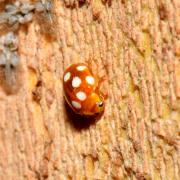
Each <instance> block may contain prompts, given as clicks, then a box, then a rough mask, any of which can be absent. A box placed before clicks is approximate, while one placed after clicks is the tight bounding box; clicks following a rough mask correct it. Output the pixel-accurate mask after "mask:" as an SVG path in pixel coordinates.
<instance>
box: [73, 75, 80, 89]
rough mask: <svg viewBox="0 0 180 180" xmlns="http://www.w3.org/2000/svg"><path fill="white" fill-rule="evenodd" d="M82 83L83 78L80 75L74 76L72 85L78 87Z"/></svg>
mask: <svg viewBox="0 0 180 180" xmlns="http://www.w3.org/2000/svg"><path fill="white" fill-rule="evenodd" d="M80 84H81V79H80V78H79V77H77V76H76V77H74V78H73V80H72V87H74V88H77V87H79V86H80Z"/></svg>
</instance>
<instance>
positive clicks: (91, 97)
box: [63, 63, 104, 116]
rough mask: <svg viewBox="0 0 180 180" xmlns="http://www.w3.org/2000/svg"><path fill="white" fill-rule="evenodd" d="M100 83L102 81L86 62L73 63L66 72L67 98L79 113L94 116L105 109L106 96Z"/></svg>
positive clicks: (64, 84) (65, 94)
mask: <svg viewBox="0 0 180 180" xmlns="http://www.w3.org/2000/svg"><path fill="white" fill-rule="evenodd" d="M99 85H100V81H98V78H95V76H94V75H93V73H92V72H91V71H90V69H89V68H88V66H87V65H86V64H83V63H78V64H73V65H71V66H70V67H68V68H67V70H66V71H65V72H64V76H63V87H64V96H65V100H66V102H67V103H68V104H69V106H70V107H71V108H72V110H73V111H74V112H75V113H77V114H80V115H85V116H93V115H98V114H101V113H102V112H103V111H104V96H103V94H102V93H101V92H100V90H99Z"/></svg>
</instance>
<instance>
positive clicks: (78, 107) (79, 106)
mask: <svg viewBox="0 0 180 180" xmlns="http://www.w3.org/2000/svg"><path fill="white" fill-rule="evenodd" d="M72 105H73V107H75V108H76V109H80V108H81V104H80V103H78V102H76V101H72Z"/></svg>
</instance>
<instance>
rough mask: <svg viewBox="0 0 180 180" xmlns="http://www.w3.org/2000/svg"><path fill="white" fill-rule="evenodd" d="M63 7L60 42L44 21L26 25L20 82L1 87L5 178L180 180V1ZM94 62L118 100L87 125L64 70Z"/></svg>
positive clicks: (57, 29) (0, 168)
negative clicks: (68, 103) (73, 105)
mask: <svg viewBox="0 0 180 180" xmlns="http://www.w3.org/2000/svg"><path fill="white" fill-rule="evenodd" d="M77 2H79V3H77ZM54 3H55V4H54V8H55V9H54V13H55V16H56V23H54V24H53V25H54V29H53V30H52V33H54V35H55V36H56V37H57V39H58V40H57V41H49V40H47V38H45V35H44V34H43V33H42V29H43V27H45V26H44V25H43V24H42V25H41V26H39V23H38V22H37V21H36V20H34V21H33V22H32V23H31V24H29V25H28V28H27V30H26V31H25V30H24V29H23V28H21V29H20V30H19V31H18V37H19V53H20V56H21V71H20V72H17V73H19V76H21V78H19V79H18V80H19V81H21V83H19V84H18V85H19V86H20V88H19V90H18V92H15V93H14V94H10V95H7V94H6V92H5V91H4V89H3V88H2V87H1V88H0V179H2V180H4V179H8V180H9V179H15V180H17V179H18V180H20V179H31V180H32V179H45V178H48V179H57V180H58V179H59V180H61V179H62V180H63V179H77V180H79V179H99V180H101V179H102V180H104V179H108V180H109V179H164V180H165V179H179V178H180V11H179V10H180V1H179V0H172V1H169V0H158V1H156V0H144V1H140V0H136V1H130V0H112V1H110V0H109V1H103V3H102V2H101V1H100V0H93V1H87V2H85V1H75V0H65V1H62V0H57V1H55V2H54ZM78 6H79V7H78ZM46 28H47V27H46ZM47 29H48V28H47ZM45 31H47V30H46V29H45ZM88 59H91V61H92V66H93V69H94V72H98V73H99V74H102V75H103V74H105V75H107V77H108V80H107V81H106V82H105V83H104V88H105V89H107V90H108V94H109V97H108V99H107V101H106V110H105V113H104V115H103V117H102V118H101V119H100V120H99V121H98V122H97V123H95V124H92V125H90V126H89V127H88V128H81V129H79V128H77V127H76V126H75V125H74V124H73V123H72V121H70V120H69V118H68V116H67V113H66V111H65V107H64V101H63V91H62V74H63V71H64V69H65V68H66V67H67V66H68V65H70V64H71V63H75V62H85V61H88Z"/></svg>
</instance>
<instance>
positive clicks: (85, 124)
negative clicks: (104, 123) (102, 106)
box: [64, 100, 103, 130]
mask: <svg viewBox="0 0 180 180" xmlns="http://www.w3.org/2000/svg"><path fill="white" fill-rule="evenodd" d="M64 106H65V112H66V115H67V118H68V120H69V121H70V123H71V124H72V126H73V127H74V128H75V129H77V130H82V129H87V128H89V126H91V125H93V124H95V123H96V122H97V121H98V120H99V119H100V118H101V117H102V115H103V113H101V114H99V115H94V116H82V115H79V114H76V113H74V111H73V110H72V109H71V108H70V107H69V105H68V104H67V102H66V101H65V100H64Z"/></svg>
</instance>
